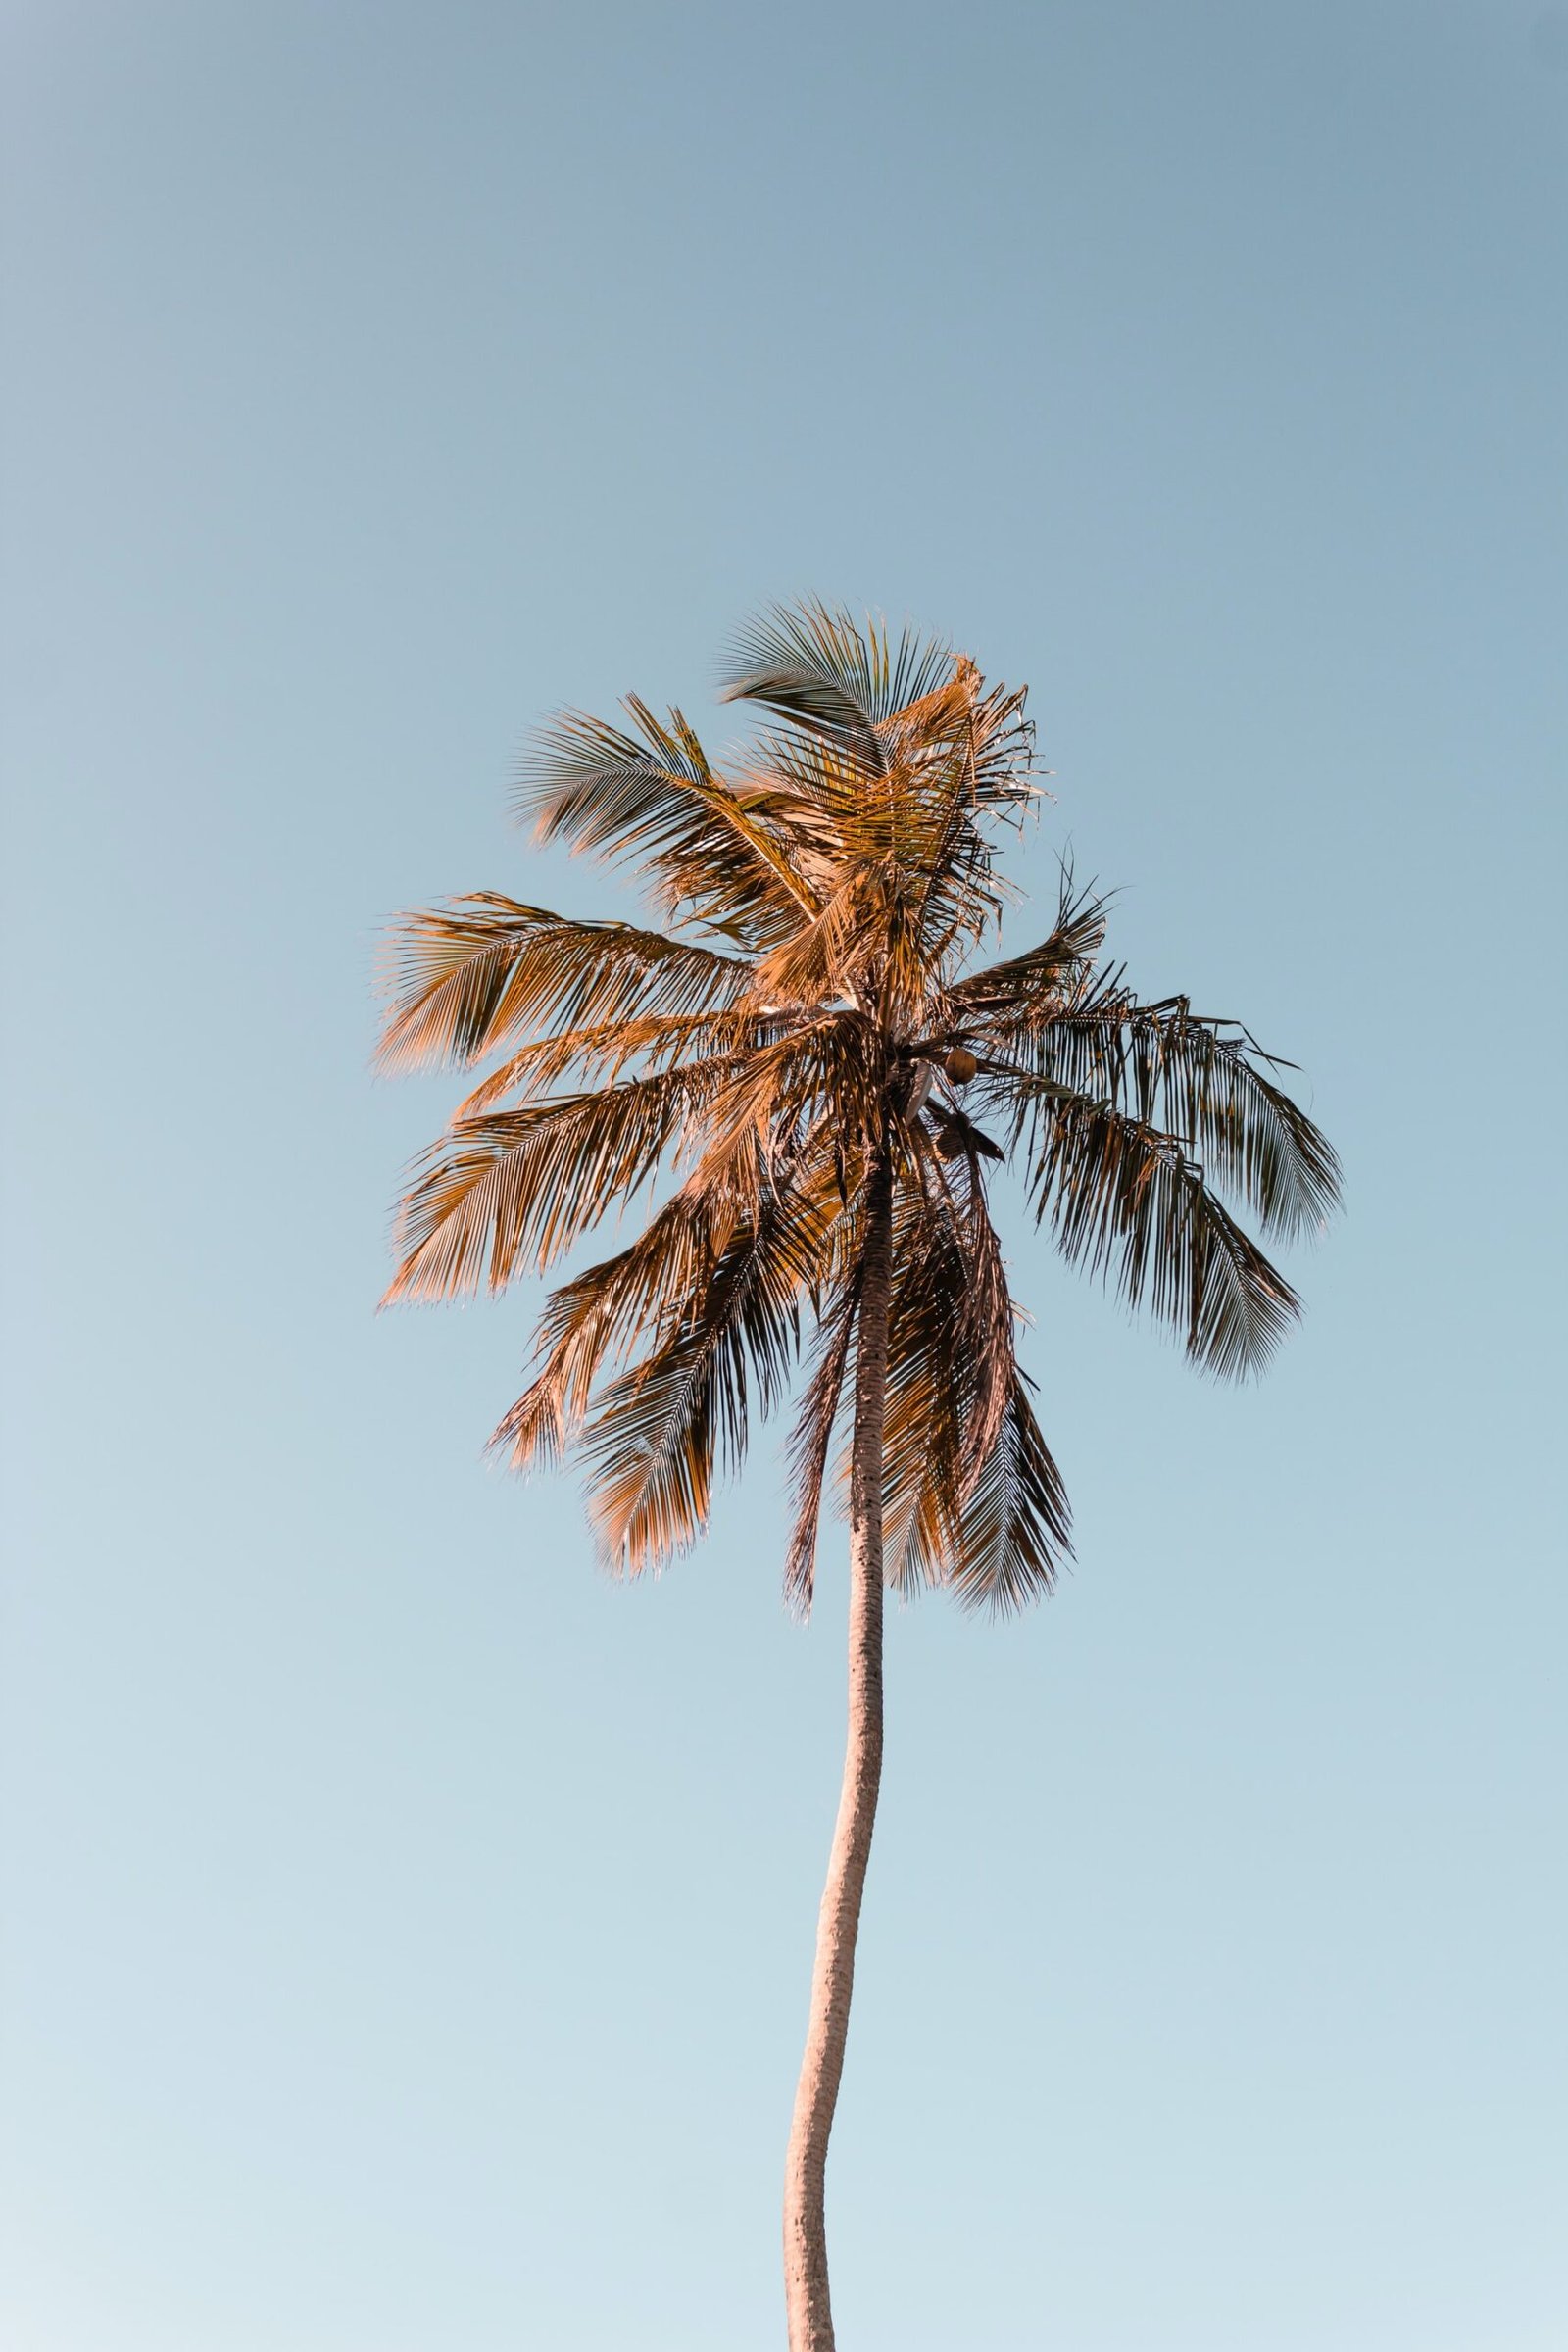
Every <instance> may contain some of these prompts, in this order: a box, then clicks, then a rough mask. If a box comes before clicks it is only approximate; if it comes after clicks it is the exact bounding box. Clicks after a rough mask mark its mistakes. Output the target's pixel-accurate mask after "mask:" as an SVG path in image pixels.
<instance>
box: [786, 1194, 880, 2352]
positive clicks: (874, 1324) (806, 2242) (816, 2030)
mask: <svg viewBox="0 0 1568 2352" xmlns="http://www.w3.org/2000/svg"><path fill="white" fill-rule="evenodd" d="M870 1211H871V1213H870V1220H869V1228H868V1231H867V1234H866V1246H865V1273H864V1287H863V1289H862V1291H861V1294H860V1318H859V1329H858V1335H857V1340H856V1356H855V1427H854V1433H853V1437H852V1440H851V1455H850V1693H849V1737H848V1740H847V1743H846V1747H845V1754H844V1786H843V1790H842V1792H841V1794H840V1797H839V1813H838V1822H837V1825H836V1826H835V1828H834V1832H833V1850H832V1854H831V1856H830V1858H829V1861H828V1870H827V1885H826V1887H824V1888H823V1891H822V1908H821V1911H820V1913H819V1914H818V1918H817V1925H816V1964H815V1967H814V1969H813V1971H812V1975H811V2011H810V2019H809V2025H808V2027H807V2034H806V2055H805V2057H804V2059H803V2060H802V2063H801V2079H800V2083H799V2085H798V2087H797V2089H796V2093H795V2118H794V2122H793V2124H792V2125H791V2128H790V2145H789V2155H788V2158H787V2160H786V2164H785V2172H784V2295H785V2303H786V2308H787V2310H788V2314H789V2341H790V2352H833V2312H832V2306H831V2303H830V2301H829V2297H828V2280H827V2235H826V2229H825V2227H824V2220H823V2183H824V2180H825V2176H826V2171H827V2143H828V2134H829V2133H830V2132H831V2131H832V2129H833V2111H834V2108H835V2107H836V2105H837V2104H838V2095H839V2081H840V2078H841V2076H842V2075H843V2072H844V2045H845V2040H846V2038H847V2036H848V2034H849V2025H850V1995H851V1992H852V1990H853V1988H854V1984H855V1939H856V1936H857V1934H858V1930H859V1925H860V1897H861V1895H862V1893H863V1891H864V1888H865V1871H866V1864H867V1863H868V1862H869V1860H870V1858H871V1831H872V1827H873V1825H874V1823H875V1820H876V1799H877V1789H878V1785H879V1783H880V1781H881V1778H882V1429H883V1419H884V1415H885V1411H886V1402H887V1373H888V1294H889V1290H890V1287H891V1276H892V1266H891V1240H892V1222H893V1218H892V1181H891V1175H890V1174H889V1173H888V1172H887V1171H884V1172H883V1174H882V1175H880V1176H879V1177H878V1178H877V1179H876V1180H875V1191H874V1194H873V1197H872V1201H871V1203H870Z"/></svg>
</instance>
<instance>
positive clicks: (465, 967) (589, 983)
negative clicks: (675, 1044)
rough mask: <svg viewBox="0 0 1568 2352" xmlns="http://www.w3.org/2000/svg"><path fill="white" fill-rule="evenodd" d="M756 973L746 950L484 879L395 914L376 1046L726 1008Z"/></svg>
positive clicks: (404, 1064) (385, 1063)
mask: <svg viewBox="0 0 1568 2352" xmlns="http://www.w3.org/2000/svg"><path fill="white" fill-rule="evenodd" d="M750 981H751V965H750V963H749V962H747V961H746V960H745V959H744V958H742V957H740V956H723V955H719V954H717V953H716V952H715V951H714V950H713V949H711V948H706V947H701V946H697V945H695V944H693V943H691V942H689V941H685V940H676V939H670V938H667V937H666V936H665V934H664V933H663V932H662V931H647V930H640V929H639V928H638V927H637V926H636V925H635V924H632V923H613V922H584V921H580V920H577V919H575V918H573V917H569V916H565V915H560V914H553V913H551V912H550V910H549V909H548V908H547V907H524V906H521V905H519V904H518V902H517V901H516V900H515V899H508V898H503V897H502V896H501V895H500V894H499V893H497V892H494V891H479V892H475V893H474V894H473V895H472V896H471V897H468V898H462V899H457V900H454V901H452V902H451V903H450V904H449V905H447V906H444V907H427V908H422V909H418V910H416V911H412V912H410V913H408V914H405V915H404V916H402V917H401V918H400V920H399V922H398V924H397V925H396V926H395V928H394V930H393V932H392V935H391V938H390V940H389V943H388V950H387V954H386V957H385V961H384V966H383V991H384V994H385V995H386V997H387V999H388V1008H387V1018H386V1023H385V1027H384V1029H383V1031H382V1035H381V1040H380V1044H379V1047H378V1050H377V1058H378V1060H379V1061H380V1063H381V1066H382V1067H383V1068H385V1069H413V1068H417V1067H418V1066H420V1065H421V1064H427V1063H431V1062H457V1063H460V1064H466V1063H471V1062H474V1061H478V1060H480V1059H482V1058H483V1056H484V1055H485V1054H491V1053H494V1052H496V1051H497V1050H498V1049H499V1048H501V1047H503V1046H504V1045H506V1044H507V1042H508V1041H509V1040H510V1039H513V1038H515V1037H517V1036H518V1035H519V1034H520V1033H522V1032H525V1031H527V1030H529V1029H533V1030H541V1029H551V1028H555V1027H558V1026H559V1027H562V1028H582V1027H585V1026H587V1025H589V1024H600V1025H603V1024H606V1023H609V1022H614V1021H624V1020H629V1019H632V1018H634V1017H639V1016H641V1017H645V1018H646V1017H649V1016H652V1015H656V1014H662V1015H666V1016H669V1017H671V1018H675V1017H678V1016H680V1015H682V1014H692V1013H698V1012H707V1011H711V1010H716V1009H719V1008H721V1007H723V1006H725V1005H733V1004H734V1003H736V1002H737V1000H738V999H739V998H740V997H741V996H742V995H743V994H744V992H745V990H746V989H747V987H748V986H749V985H750Z"/></svg>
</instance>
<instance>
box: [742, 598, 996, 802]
mask: <svg viewBox="0 0 1568 2352" xmlns="http://www.w3.org/2000/svg"><path fill="white" fill-rule="evenodd" d="M953 665H954V657H953V655H952V653H951V651H950V650H949V648H948V647H947V646H946V645H944V644H941V643H939V642H938V641H936V640H935V639H929V638H927V639H922V638H920V637H917V636H916V635H915V634H914V633H913V632H912V631H911V630H908V629H906V630H905V631H904V632H903V633H902V634H901V635H900V636H899V637H898V638H897V639H895V638H894V637H893V636H892V635H891V633H890V631H889V630H888V628H887V626H886V624H885V623H884V622H882V621H881V620H878V619H877V618H875V617H874V616H870V617H868V618H867V619H866V621H865V622H864V623H863V624H861V623H858V622H857V621H856V619H855V618H854V616H853V615H852V614H851V613H850V612H849V611H848V610H847V609H846V608H845V607H842V606H831V605H826V604H823V603H821V602H820V601H818V600H817V599H815V598H809V599H807V600H806V601H805V602H804V603H802V604H799V605H795V606H786V605H775V606H774V607H772V608H771V609H770V610H769V611H768V612H766V613H760V615H759V616H758V617H757V618H756V619H755V620H753V621H751V622H749V623H748V625H747V626H746V627H745V628H744V629H743V630H742V631H741V633H740V635H739V636H738V637H737V639H736V641H735V645H734V648H733V652H732V655H731V659H730V662H729V663H728V665H727V668H726V672H725V676H724V680H723V683H722V685H721V687H720V690H719V699H720V701H721V702H735V701H739V700H743V699H744V700H745V701H748V702H755V703H760V704H762V705H763V707H764V708H765V709H767V710H769V711H776V712H777V713H778V715H779V716H780V717H781V718H784V719H787V720H788V721H790V722H791V723H792V724H793V725H796V726H799V727H804V728H807V729H809V730H812V731H815V732H819V733H822V734H825V735H828V736H831V737H833V738H835V739H836V740H837V741H839V742H840V743H842V744H843V745H845V746H846V747H847V748H848V749H849V750H850V751H851V752H852V753H853V755H854V756H855V758H856V759H857V760H858V761H861V762H863V763H864V765H865V766H866V768H867V769H868V770H869V771H870V772H871V773H873V774H878V773H881V772H882V771H883V769H884V767H885V765H886V760H885V754H884V751H883V748H882V746H881V744H880V743H879V741H878V738H877V728H878V726H879V724H880V723H881V722H882V721H884V720H887V719H891V718H892V717H893V716H894V715H895V713H896V712H898V711H903V710H905V709H906V708H907V706H908V705H909V704H911V703H916V702H918V701H919V700H920V699H921V698H922V697H923V696H926V695H928V694H930V693H932V692H933V691H934V690H936V689H938V688H940V687H941V686H943V685H944V684H946V682H947V680H948V678H949V677H950V675H951V673H952V670H953Z"/></svg>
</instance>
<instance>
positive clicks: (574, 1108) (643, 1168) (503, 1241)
mask: <svg viewBox="0 0 1568 2352" xmlns="http://www.w3.org/2000/svg"><path fill="white" fill-rule="evenodd" d="M734 1067H735V1063H734V1060H733V1059H732V1058H731V1057H728V1056H715V1057H714V1058H713V1059H711V1060H709V1061H700V1062H694V1063H691V1064H688V1065H687V1066H686V1067H684V1068H678V1069H673V1070H663V1071H661V1072H659V1073H658V1074H657V1075H656V1076H653V1077H649V1078H635V1079H626V1080H624V1081H623V1082H622V1083H621V1084H619V1085H617V1086H610V1087H605V1088H602V1089H601V1090H600V1091H599V1092H597V1093H593V1094H581V1095H563V1096H558V1097H555V1098H553V1099H552V1100H550V1101H547V1102H544V1103H533V1104H530V1105H528V1106H526V1107H525V1108H523V1109H521V1110H512V1111H492V1112H489V1113H486V1114H484V1115H483V1116H481V1117H478V1118H473V1119H464V1120H460V1121H459V1122H458V1123H457V1124H456V1125H455V1126H454V1127H452V1128H451V1129H449V1131H448V1133H447V1134H446V1135H445V1136H443V1138H442V1139H441V1141H440V1142H439V1143H438V1144H437V1145H436V1146H435V1147H434V1149H433V1150H432V1151H430V1152H427V1153H426V1154H425V1156H424V1158H423V1160H422V1161H421V1162H419V1163H418V1164H417V1168H416V1172H415V1179H414V1182H413V1183H412V1185H411V1186H410V1188H409V1191H408V1193H407V1194H406V1195H405V1197H404V1201H403V1202H402V1205H401V1208H400V1211H399V1217H398V1245H399V1248H400V1250H401V1252H402V1257H401V1262H400V1264H399V1266H398V1270H397V1273H396V1275H395V1276H394V1277H393V1280H392V1283H391V1286H390V1288H389V1289H388V1291H387V1294H386V1298H385V1300H384V1301H383V1303H384V1304H388V1305H390V1304H391V1303H393V1302H394V1301H395V1300H398V1299H452V1298H458V1297H461V1296H463V1295H464V1294H465V1293H467V1292H472V1291H476V1290H478V1289H479V1288H480V1287H481V1285H487V1286H488V1288H489V1289H490V1290H492V1291H501V1290H504V1289H505V1288H506V1286H507V1285H508V1283H510V1282H511V1281H512V1280H513V1279H514V1277H515V1275H516V1274H517V1273H518V1272H519V1271H521V1270H523V1269H524V1268H525V1267H537V1268H543V1267H545V1266H548V1265H550V1264H552V1263H553V1262H554V1260H555V1259H557V1258H558V1257H560V1256H561V1254H562V1253H563V1251H564V1250H568V1249H570V1247H571V1246H572V1244H573V1243H574V1242H576V1241H577V1240H579V1239H580V1237H581V1236H582V1235H583V1234H585V1233H588V1232H590V1231H591V1230H592V1228H593V1227H594V1226H595V1225H597V1224H598V1223H599V1222H600V1220H601V1219H602V1218H603V1217H604V1216H606V1215H607V1214H608V1212H609V1211H610V1210H611V1209H612V1208H613V1207H614V1206H616V1205H617V1203H620V1202H624V1201H628V1200H630V1199H631V1198H632V1197H633V1196H634V1195H635V1194H636V1193H638V1192H639V1191H640V1190H641V1189H642V1187H643V1186H644V1185H645V1184H648V1183H649V1182H651V1180H652V1179H653V1177H654V1175H655V1174H656V1173H657V1171H658V1169H659V1166H660V1164H661V1162H662V1159H663V1158H664V1157H665V1155H666V1154H667V1153H668V1152H670V1150H671V1149H672V1148H673V1147H674V1146H675V1145H676V1144H677V1143H678V1142H679V1141H680V1140H681V1139H682V1138H683V1137H685V1136H686V1135H687V1134H688V1132H689V1131H690V1129H691V1124H692V1122H693V1121H694V1120H695V1119H696V1118H697V1116H698V1114H699V1113H700V1111H701V1110H702V1108H703V1107H704V1105H705V1104H707V1103H711V1101H712V1099H713V1097H714V1096H715V1095H716V1094H717V1093H718V1092H719V1090H720V1088H721V1086H722V1084H723V1082H724V1080H725V1079H726V1078H727V1077H730V1076H731V1075H732V1074H733V1071H734Z"/></svg>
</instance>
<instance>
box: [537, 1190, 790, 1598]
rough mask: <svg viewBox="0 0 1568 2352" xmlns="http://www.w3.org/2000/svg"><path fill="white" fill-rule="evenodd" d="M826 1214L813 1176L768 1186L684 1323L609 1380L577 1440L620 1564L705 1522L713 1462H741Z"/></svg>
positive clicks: (781, 1381)
mask: <svg viewBox="0 0 1568 2352" xmlns="http://www.w3.org/2000/svg"><path fill="white" fill-rule="evenodd" d="M832 1215H833V1208H832V1205H831V1204H830V1202H829V1201H828V1200H827V1199H826V1198H825V1197H824V1195H823V1193H822V1190H821V1188H820V1187H817V1188H815V1189H814V1190H812V1189H808V1188H800V1187H796V1186H794V1185H787V1186H786V1187H785V1188H784V1190H783V1192H782V1193H781V1194H771V1195H770V1196H769V1197H768V1198H767V1199H766V1200H765V1201H764V1202H763V1205H762V1209H761V1213H760V1216H759V1217H758V1218H757V1219H756V1221H755V1222H754V1223H750V1224H743V1225H741V1226H740V1227H738V1228H737V1230H736V1232H735V1234H734V1236H733V1238H732V1240H731V1242H730V1244H729V1246H728V1248H727V1249H726V1250H725V1251H724V1253H723V1255H722V1257H721V1258H720V1259H719V1260H718V1263H717V1264H716V1265H715V1266H714V1268H713V1270H712V1273H711V1278H710V1279H709V1281H708V1283H707V1285H706V1288H705V1290H704V1291H703V1292H702V1293H701V1294H700V1295H699V1296H697V1297H696V1298H694V1299H693V1300H692V1301H691V1303H690V1306H689V1309H688V1311H687V1313H686V1314H685V1316H684V1317H683V1318H682V1320H681V1323H680V1325H679V1327H678V1328H677V1329H676V1330H675V1331H674V1332H673V1333H671V1334H670V1335H669V1337H668V1338H667V1339H664V1340H663V1341H662V1342H661V1343H660V1344H659V1345H657V1346H656V1347H655V1348H654V1350H653V1351H652V1352H651V1353H650V1354H649V1355H648V1356H647V1357H646V1358H645V1359H644V1360H643V1361H642V1362H641V1363H639V1364H637V1365H635V1366H634V1367H633V1368H632V1369H631V1370H629V1371H627V1372H624V1373H622V1374H621V1375H619V1377H618V1378H617V1379H616V1380H614V1381H613V1383H612V1384H611V1385H610V1387H609V1388H608V1389H607V1390H606V1392H605V1394H604V1396H603V1397H602V1399H601V1402H600V1405H599V1409H598V1412H597V1414H596V1416H595V1418H594V1420H593V1421H592V1422H591V1423H590V1424H589V1426H588V1428H587V1430H586V1432H585V1434H584V1439H583V1451H584V1456H585V1459H586V1462H587V1464H588V1469H589V1477H590V1504H589V1507H590V1514H591V1517H592V1520H593V1524H594V1527H595V1530H596V1532H597V1534H598V1537H599V1540H600V1544H601V1546H602V1548H603V1550H604V1553H605V1556H606V1558H607V1559H608V1560H609V1562H610V1563H611V1564H612V1565H613V1567H615V1568H616V1569H618V1570H621V1571H624V1572H625V1573H628V1574H632V1575H635V1574H636V1573H637V1572H638V1571H639V1570H640V1569H642V1568H645V1567H650V1566H653V1567H657V1566H658V1565H659V1564H660V1563H661V1562H662V1561H663V1560H665V1559H667V1558H668V1557H669V1556H670V1555H671V1553H673V1552H675V1551H678V1550H681V1549H683V1548H684V1547H685V1546H686V1545H688V1544H690V1543H692V1542H693V1540H694V1539H695V1538H696V1536H697V1535H698V1534H699V1533H700V1532H701V1530H702V1528H703V1526H704V1525H705V1524H706V1522H707V1518H708V1513H709V1507H710V1501H711V1490H712V1481H713V1476H714V1473H715V1470H716V1469H724V1470H730V1471H733V1470H735V1469H737V1468H738V1467H739V1465H740V1462H741V1460H742V1458H743V1456H744V1454H745V1450H746V1443H747V1437H748V1434H749V1429H750V1424H751V1421H752V1418H753V1417H754V1415H755V1416H761V1415H765V1414H766V1413H767V1412H769V1411H770V1410H771V1409H772V1407H773V1405H774V1404H775V1403H776V1401H777V1400H778V1397H779V1396H780V1394H781V1393H782V1390H783V1387H784V1385H785V1383H786V1381H787V1380H788V1377H789V1374H790V1371H791V1369H792V1367H793V1364H794V1361H795V1357H796V1353H797V1349H798V1346H799V1339H800V1317H801V1308H802V1304H803V1301H804V1299H806V1297H807V1296H808V1295H809V1293H810V1292H811V1291H812V1290H813V1289H814V1288H815V1287H816V1285H817V1283H818V1282H819V1280H820V1277H821V1273H822V1270H823V1263H824V1245H825V1240H826V1231H827V1227H828V1225H829V1223H830V1222H831V1219H832Z"/></svg>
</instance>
